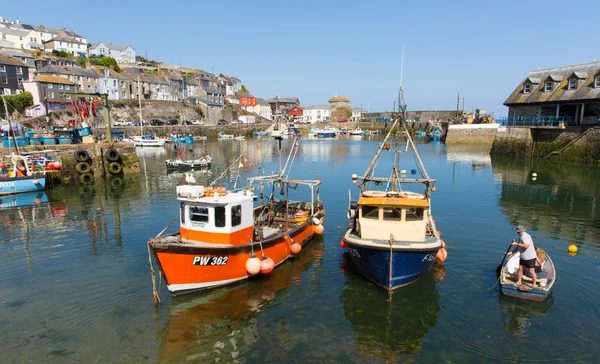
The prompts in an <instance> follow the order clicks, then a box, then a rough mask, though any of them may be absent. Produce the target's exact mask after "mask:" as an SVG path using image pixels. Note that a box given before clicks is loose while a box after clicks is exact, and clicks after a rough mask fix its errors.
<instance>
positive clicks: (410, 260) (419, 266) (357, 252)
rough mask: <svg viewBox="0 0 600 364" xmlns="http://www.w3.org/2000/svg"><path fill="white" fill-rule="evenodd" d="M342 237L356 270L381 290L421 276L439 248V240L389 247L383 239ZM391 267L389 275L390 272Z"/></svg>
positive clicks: (429, 267) (409, 282)
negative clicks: (362, 239) (420, 245)
mask: <svg viewBox="0 0 600 364" xmlns="http://www.w3.org/2000/svg"><path fill="white" fill-rule="evenodd" d="M360 240H361V239H357V238H351V237H350V235H349V233H347V234H346V235H345V236H344V242H345V243H346V245H347V246H348V252H349V255H350V259H351V261H352V263H353V264H354V266H355V267H356V268H357V269H358V271H359V272H360V273H361V274H362V275H364V276H365V277H366V278H368V279H369V280H371V281H373V282H375V283H377V284H378V285H380V286H382V287H383V288H385V289H389V290H394V289H396V288H400V287H403V286H406V285H408V284H411V283H413V282H415V281H417V280H418V279H419V278H421V277H422V276H423V275H425V274H426V273H427V272H429V270H431V267H432V266H433V263H434V262H435V256H436V254H437V252H438V250H439V249H440V248H441V247H442V245H441V242H440V241H437V240H436V241H435V242H431V243H424V244H422V245H423V246H422V247H414V246H415V245H419V244H414V243H413V244H411V243H403V242H395V243H394V246H393V247H392V249H391V255H392V256H391V260H390V245H389V243H388V242H386V241H381V242H377V241H371V240H368V241H366V240H365V241H364V242H361V241H360ZM390 270H391V274H390Z"/></svg>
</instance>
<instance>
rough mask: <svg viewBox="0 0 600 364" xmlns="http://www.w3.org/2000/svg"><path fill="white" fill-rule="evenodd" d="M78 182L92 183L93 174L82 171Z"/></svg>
mask: <svg viewBox="0 0 600 364" xmlns="http://www.w3.org/2000/svg"><path fill="white" fill-rule="evenodd" d="M79 182H80V183H83V184H84V185H89V184H92V183H93V182H94V175H92V174H91V173H83V174H82V175H81V176H79Z"/></svg>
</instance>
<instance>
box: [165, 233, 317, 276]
mask: <svg viewBox="0 0 600 364" xmlns="http://www.w3.org/2000/svg"><path fill="white" fill-rule="evenodd" d="M313 233H314V227H313V226H312V225H311V226H310V227H308V229H306V230H304V231H303V232H302V233H300V234H299V235H297V236H295V237H294V241H296V242H298V243H300V244H302V243H303V241H304V240H306V241H307V242H308V240H309V239H310V238H311V237H312V235H313ZM303 245H304V244H303ZM203 250H204V249H203V248H201V247H198V248H197V249H196V251H197V253H196V254H179V253H168V252H158V253H157V254H156V256H157V257H158V261H159V263H160V266H161V268H162V271H163V273H164V275H165V278H166V280H167V282H168V284H170V285H171V284H190V283H210V282H216V281H223V280H229V279H239V278H243V277H248V272H247V271H246V261H247V260H248V258H250V252H247V253H239V254H231V255H218V254H202V251H203ZM254 253H255V255H256V256H257V257H258V258H261V257H262V254H261V252H260V250H256V251H255V252H254ZM264 254H265V256H267V257H269V258H271V259H273V261H274V262H275V265H277V264H279V263H281V262H282V261H284V260H285V259H287V258H288V257H289V256H291V255H292V253H291V251H290V243H289V242H288V241H287V239H284V238H282V239H281V241H280V242H279V243H277V244H276V245H273V246H271V247H269V248H266V249H265V250H264ZM224 256H227V257H228V260H227V264H226V265H214V266H213V265H194V264H192V263H193V261H194V258H195V257H211V258H210V262H212V261H213V259H212V257H224ZM209 264H210V263H209Z"/></svg>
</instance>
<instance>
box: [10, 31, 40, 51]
mask: <svg viewBox="0 0 600 364" xmlns="http://www.w3.org/2000/svg"><path fill="white" fill-rule="evenodd" d="M36 34H37V33H36V32H35V31H33V30H25V29H17V28H13V27H12V26H11V27H7V26H4V25H0V47H7V48H16V49H27V50H31V49H43V46H42V45H41V43H38V42H37V41H38V39H37V38H36V37H37V35H36Z"/></svg>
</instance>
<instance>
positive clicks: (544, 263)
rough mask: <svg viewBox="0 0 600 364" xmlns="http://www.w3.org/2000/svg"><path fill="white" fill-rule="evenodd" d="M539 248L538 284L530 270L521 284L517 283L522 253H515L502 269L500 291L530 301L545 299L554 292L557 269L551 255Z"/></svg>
mask: <svg viewBox="0 0 600 364" xmlns="http://www.w3.org/2000/svg"><path fill="white" fill-rule="evenodd" d="M536 250H537V261H538V262H539V267H536V285H535V287H533V280H532V279H531V277H530V276H529V272H525V273H524V274H523V278H522V279H521V283H522V284H521V285H518V286H517V285H516V283H517V272H518V270H519V259H520V254H519V253H517V254H514V255H512V256H511V257H510V258H509V259H507V261H506V263H505V264H504V265H503V267H502V270H501V271H500V277H499V279H500V292H502V294H503V295H505V296H511V297H517V298H522V299H525V300H530V301H539V302H541V301H544V300H545V299H546V298H548V296H550V294H551V293H552V287H554V282H556V270H555V269H554V263H553V262H552V259H550V256H549V255H548V254H547V253H546V252H545V251H543V250H541V249H536Z"/></svg>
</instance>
